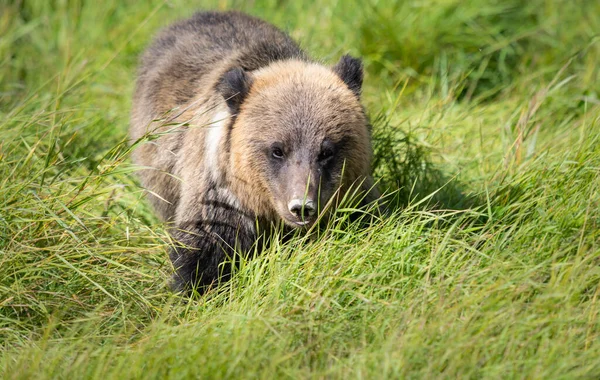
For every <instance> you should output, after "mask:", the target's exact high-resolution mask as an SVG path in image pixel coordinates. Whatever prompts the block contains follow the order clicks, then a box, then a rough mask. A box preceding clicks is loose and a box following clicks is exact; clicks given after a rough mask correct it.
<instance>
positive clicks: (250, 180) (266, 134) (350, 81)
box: [131, 12, 377, 290]
mask: <svg viewBox="0 0 600 380" xmlns="http://www.w3.org/2000/svg"><path fill="white" fill-rule="evenodd" d="M361 85H362V65H361V64H360V61H358V60H356V59H354V58H351V57H349V56H344V57H342V59H341V60H340V62H339V63H338V64H337V65H336V66H335V67H333V68H331V69H330V68H326V67H324V66H322V65H319V64H316V63H313V62H312V61H310V60H309V59H308V58H307V57H306V55H305V54H304V53H303V52H302V51H301V50H300V48H299V47H298V46H297V45H296V44H295V43H294V42H293V41H292V40H291V39H290V38H289V37H288V36H287V35H286V34H284V33H283V32H281V31H279V30H278V29H276V28H275V27H274V26H272V25H269V24H267V23H265V22H263V21H261V20H259V19H256V18H253V17H250V16H247V15H244V14H241V13H237V12H226V13H217V12H208V13H197V14H195V15H194V16H193V17H192V18H191V19H188V20H185V21H182V22H180V23H177V24H175V25H173V26H171V27H170V28H168V29H166V30H165V31H163V32H162V33H161V34H160V35H159V36H158V37H157V39H156V40H155V42H154V43H153V45H152V46H151V47H150V48H149V49H148V50H147V51H146V53H145V54H144V56H143V58H142V60H141V66H140V69H139V77H138V81H137V87H136V91H135V96H134V102H133V111H132V122H131V139H132V141H138V140H139V141H140V143H139V146H138V147H136V150H135V152H134V156H133V157H134V162H135V163H136V164H138V165H141V166H144V167H145V168H144V169H143V170H140V178H141V180H142V184H143V185H144V186H145V187H146V188H147V189H148V190H149V194H150V199H151V201H152V203H153V205H154V207H155V208H156V210H157V212H158V213H159V215H160V216H161V217H162V218H163V219H164V220H166V221H170V222H172V223H173V228H172V230H171V234H172V236H173V238H174V240H175V241H176V245H175V247H174V248H173V249H172V251H171V259H172V261H173V264H174V266H175V269H176V274H175V276H174V286H175V288H177V289H189V288H190V287H193V286H198V287H200V288H201V289H202V290H203V289H205V288H206V287H207V286H210V284H212V283H214V282H215V281H216V280H217V279H219V278H221V279H227V278H228V276H229V274H230V269H231V268H230V267H229V266H224V265H223V263H224V262H225V261H227V260H226V259H227V258H228V257H233V255H234V254H235V253H236V252H241V253H247V252H248V251H249V250H250V249H251V247H252V245H253V244H254V243H256V241H257V240H258V239H259V236H262V232H263V231H268V229H269V228H270V227H271V226H272V225H274V224H275V225H276V224H279V223H280V222H281V221H283V222H284V223H285V224H286V225H287V226H288V227H292V228H293V227H298V226H299V225H303V226H306V225H311V224H313V223H314V222H315V219H316V217H317V215H318V213H319V212H322V211H323V209H324V205H326V204H328V203H332V204H333V205H335V200H336V199H338V198H339V197H340V196H341V195H343V194H344V192H345V191H347V190H348V189H349V188H350V186H352V185H356V184H359V185H360V186H362V188H363V190H364V192H365V193H366V197H365V200H366V201H372V200H374V199H375V198H376V197H377V192H376V190H375V189H373V181H372V179H371V177H370V169H369V167H370V158H371V148H370V136H369V129H368V121H367V118H366V116H365V114H364V110H363V108H362V106H361V105H360V102H359V95H360V88H361ZM145 138H149V140H150V141H142V140H144V139H145Z"/></svg>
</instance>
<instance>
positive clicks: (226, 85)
mask: <svg viewBox="0 0 600 380" xmlns="http://www.w3.org/2000/svg"><path fill="white" fill-rule="evenodd" d="M251 85H252V78H251V77H250V75H248V73H247V72H246V71H244V69H242V68H241V67H236V68H234V69H231V70H229V71H228V72H226V73H225V74H224V75H223V77H221V80H220V81H219V83H218V84H217V91H219V93H220V94H221V95H222V96H223V98H224V99H225V102H226V103H227V106H229V109H230V111H231V113H233V114H236V113H238V111H239V110H240V106H241V104H242V102H243V101H244V99H245V98H246V96H247V95H248V92H249V91H250V86H251Z"/></svg>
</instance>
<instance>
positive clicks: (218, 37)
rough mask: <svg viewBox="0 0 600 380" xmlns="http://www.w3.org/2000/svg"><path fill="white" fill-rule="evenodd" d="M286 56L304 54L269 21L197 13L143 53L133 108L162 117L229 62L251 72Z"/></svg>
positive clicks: (211, 80) (212, 79) (211, 82)
mask: <svg viewBox="0 0 600 380" xmlns="http://www.w3.org/2000/svg"><path fill="white" fill-rule="evenodd" d="M290 58H296V59H298V58H300V59H306V57H305V55H304V53H303V52H302V50H301V49H300V48H299V47H298V45H297V44H296V43H295V42H294V41H293V40H292V39H291V38H290V37H289V36H288V35H286V34H285V33H283V32H281V31H280V30H278V29H277V28H276V27H274V26H273V25H270V24H268V23H266V22H264V21H262V20H260V19H257V18H254V17H251V16H248V15H245V14H242V13H239V12H199V13H196V14H194V15H193V16H192V17H191V18H190V19H187V20H184V21H181V22H179V23H176V24H174V25H172V26H170V27H168V28H167V29H165V30H164V31H162V32H161V33H160V34H159V35H158V37H157V38H156V39H155V40H154V42H153V43H152V45H151V46H150V47H149V48H148V49H147V50H146V52H145V53H144V55H143V56H142V59H141V62H140V67H139V72H138V82H137V86H136V91H135V98H134V103H135V104H134V111H135V108H142V109H143V113H144V114H146V115H152V118H157V117H160V116H161V115H163V114H164V113H165V112H167V111H169V110H171V109H173V108H175V107H178V106H181V105H182V104H185V103H186V102H188V101H189V100H190V99H191V98H192V97H194V96H195V95H197V94H198V93H199V91H198V90H199V87H202V86H211V85H214V82H215V79H216V77H215V76H219V75H220V74H222V73H224V72H225V71H227V70H228V69H230V68H231V67H236V66H237V67H241V68H243V69H244V70H248V71H252V70H256V69H259V68H261V67H264V66H267V65H269V64H270V63H272V62H274V61H278V60H285V59H290ZM140 121H142V120H140ZM149 121H150V120H148V119H146V120H143V121H142V122H146V123H147V122H149ZM140 132H142V131H140ZM141 134H143V133H141ZM132 137H134V138H138V137H139V136H132Z"/></svg>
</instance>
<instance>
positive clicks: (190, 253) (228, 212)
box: [169, 189, 257, 293]
mask: <svg viewBox="0 0 600 380" xmlns="http://www.w3.org/2000/svg"><path fill="white" fill-rule="evenodd" d="M179 206H180V207H182V208H185V212H181V213H179V217H186V218H185V219H184V220H181V218H178V219H179V220H177V221H176V227H175V228H173V229H172V230H171V236H172V238H173V240H174V245H173V247H172V248H171V251H170V254H169V256H170V258H171V261H172V263H173V266H174V268H175V273H174V275H173V282H172V287H173V288H174V290H176V291H184V292H185V291H187V292H189V291H192V290H193V289H196V290H197V291H198V292H199V293H204V292H205V291H206V290H208V289H209V288H210V287H211V286H213V285H216V284H217V283H218V282H225V281H227V280H229V278H230V276H231V269H232V262H235V261H236V255H239V254H242V255H245V254H247V253H248V252H249V251H250V250H251V249H252V246H253V244H254V243H255V242H256V240H257V231H256V220H255V218H254V217H253V216H252V215H249V214H246V213H244V212H243V211H242V210H241V209H240V208H239V205H238V204H237V202H232V201H231V196H230V193H229V192H228V191H227V190H224V189H221V190H219V189H212V190H210V191H208V192H207V193H205V194H204V196H203V197H202V199H201V200H200V199H197V198H196V201H195V202H193V203H189V202H184V203H182V204H180V205H179Z"/></svg>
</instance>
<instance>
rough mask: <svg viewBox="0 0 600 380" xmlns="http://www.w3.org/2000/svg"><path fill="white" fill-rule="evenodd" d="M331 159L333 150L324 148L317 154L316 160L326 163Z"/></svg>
mask: <svg viewBox="0 0 600 380" xmlns="http://www.w3.org/2000/svg"><path fill="white" fill-rule="evenodd" d="M331 157H333V149H331V148H325V149H323V150H322V151H321V153H319V157H318V159H319V161H327V160H329V159H330V158H331Z"/></svg>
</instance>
